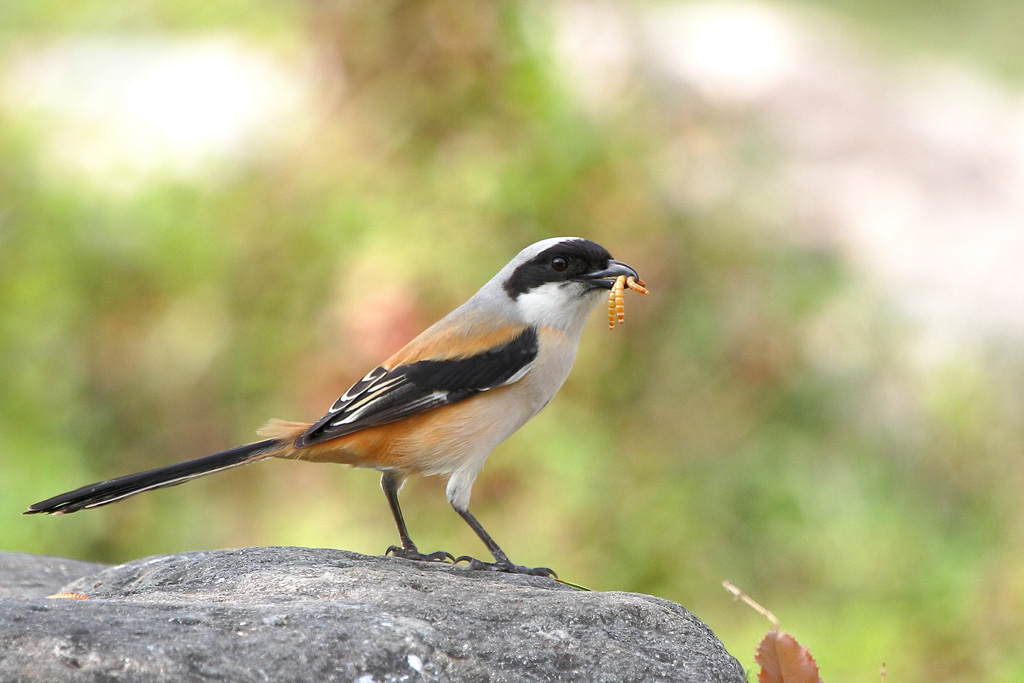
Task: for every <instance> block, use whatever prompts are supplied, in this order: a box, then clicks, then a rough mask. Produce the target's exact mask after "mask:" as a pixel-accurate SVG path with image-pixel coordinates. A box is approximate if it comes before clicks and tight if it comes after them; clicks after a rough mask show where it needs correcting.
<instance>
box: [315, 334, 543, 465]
mask: <svg viewBox="0 0 1024 683" xmlns="http://www.w3.org/2000/svg"><path fill="white" fill-rule="evenodd" d="M536 358H537V331H536V329H534V328H532V327H528V328H526V329H525V330H523V332H522V333H520V334H519V336H517V337H515V338H513V339H512V340H511V341H509V342H507V343H505V344H502V345H501V346H496V347H494V348H492V349H490V350H488V351H484V352H482V353H478V354H476V355H473V356H467V357H465V358H453V359H446V360H421V361H418V362H415V363H407V364H404V365H398V366H396V367H394V368H392V369H391V370H388V369H387V368H384V367H378V368H375V369H374V370H372V371H371V372H370V373H368V374H367V375H366V376H365V377H363V378H362V379H361V380H359V381H358V382H356V383H355V384H354V385H353V386H352V388H351V389H349V390H348V391H346V392H345V394H344V395H343V396H342V397H341V398H339V399H338V400H337V401H335V402H334V405H333V406H331V409H330V410H329V411H328V412H327V414H326V415H324V416H323V417H322V418H320V419H319V420H318V421H317V422H316V423H315V424H313V425H312V426H311V427H310V428H309V429H307V430H306V431H305V433H303V434H302V436H300V437H298V438H297V439H296V440H295V447H296V448H302V447H303V446H309V445H312V444H315V443H319V442H321V441H327V440H328V439H333V438H335V437H339V436H344V435H345V434H351V433H352V432H357V431H359V430H360V429H365V428H367V427H375V426H377V425H382V424H387V423H388V422H394V421H395V420H401V419H402V418H404V417H409V416H410V415H415V414H416V413H422V412H423V411H426V410H430V409H432V408H439V407H440V406H443V405H448V404H449V403H455V402H457V401H462V400H463V399H466V398H469V397H470V396H475V395H476V394H479V393H481V392H484V391H487V390H488V389H495V388H497V387H500V386H504V385H506V384H511V383H512V382H515V381H517V380H518V379H519V378H521V377H522V376H523V375H524V374H526V372H527V371H528V370H529V369H530V367H531V366H532V365H533V362H534V361H535V360H536Z"/></svg>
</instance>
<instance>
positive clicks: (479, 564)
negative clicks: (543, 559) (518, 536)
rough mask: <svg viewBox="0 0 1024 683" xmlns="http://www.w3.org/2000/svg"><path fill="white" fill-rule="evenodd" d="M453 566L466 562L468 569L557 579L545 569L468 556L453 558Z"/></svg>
mask: <svg viewBox="0 0 1024 683" xmlns="http://www.w3.org/2000/svg"><path fill="white" fill-rule="evenodd" d="M454 561H455V564H458V563H459V562H466V563H468V564H469V568H470V569H482V570H485V571H491V572H506V573H508V574H528V575H530V576H547V577H549V578H552V579H557V578H558V575H557V574H555V572H553V571H551V570H550V569H548V568H547V567H524V566H523V565H521V564H512V563H511V562H509V561H508V560H507V559H505V560H498V561H497V562H484V561H482V560H478V559H476V558H475V557H470V556H469V555H462V556H461V557H456V558H455V560H454Z"/></svg>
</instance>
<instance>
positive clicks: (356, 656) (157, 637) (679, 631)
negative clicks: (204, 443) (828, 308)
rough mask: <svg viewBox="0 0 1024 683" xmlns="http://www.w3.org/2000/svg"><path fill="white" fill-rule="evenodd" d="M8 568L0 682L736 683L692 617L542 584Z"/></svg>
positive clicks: (353, 574)
mask: <svg viewBox="0 0 1024 683" xmlns="http://www.w3.org/2000/svg"><path fill="white" fill-rule="evenodd" d="M0 558H2V560H0V571H2V573H0V680H3V681H48V682H49V681H54V682H59V681H109V680H120V681H157V680H160V681H164V680H174V681H195V680H223V681H233V682H234V681H362V682H365V683H369V682H370V681H420V680H456V681H524V680H526V681H528V680H539V681H555V680H586V681H656V680H664V681H669V680H671V681H701V682H705V681H735V682H737V683H741V682H742V681H744V673H743V669H742V667H741V666H740V665H739V663H738V662H737V661H736V660H735V659H734V658H733V657H732V656H731V655H729V653H727V652H726V651H725V648H724V647H723V646H722V644H721V643H720V642H719V641H718V639H717V638H715V636H714V634H712V633H711V631H710V630H709V629H708V627H707V626H705V625H704V623H702V622H701V621H700V620H699V619H697V618H696V617H695V616H694V615H693V614H691V613H690V612H688V611H687V610H686V609H684V608H683V607H681V606H679V605H677V604H675V603H672V602H668V601H666V600H661V599H658V598H653V597H650V596H646V595H637V594H632V593H615V592H611V593H598V592H586V591H579V590H575V589H573V588H569V587H567V586H564V585H562V584H559V583H557V582H556V581H553V580H551V579H547V578H542V577H535V576H515V575H508V574H497V573H493V572H485V571H473V570H469V569H466V568H464V567H453V566H450V565H441V564H424V563H417V562H410V561H406V560H400V559H395V558H382V557H366V556H363V555H358V554H355V553H350V552H345V551H341V550H318V549H307V548H247V549H244V550H220V551H212V552H194V553H186V554H183V555H169V556H164V557H151V558H146V559H142V560H137V561H135V562H129V563H128V564H124V565H120V566H116V567H109V568H102V567H103V566H102V565H99V566H97V565H92V564H89V563H79V562H75V561H73V560H63V559H59V558H45V557H34V556H29V555H13V554H10V555H0ZM75 573H79V574H80V575H81V576H80V578H77V579H75V580H73V581H71V582H70V583H68V584H67V585H65V586H63V587H60V590H64V591H74V592H78V593H82V594H85V595H88V596H89V599H88V600H80V599H79V600H75V599H47V598H46V596H47V595H50V594H52V593H55V592H57V591H58V588H57V587H55V586H56V582H55V581H54V580H53V579H56V578H58V577H59V578H60V579H61V580H63V579H64V578H70V577H73V576H74V574H75ZM40 575H43V576H45V577H47V578H46V580H42V579H39V578H38V576H40Z"/></svg>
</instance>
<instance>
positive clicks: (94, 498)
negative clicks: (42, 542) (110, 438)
mask: <svg viewBox="0 0 1024 683" xmlns="http://www.w3.org/2000/svg"><path fill="white" fill-rule="evenodd" d="M281 450H282V444H281V442H280V441H278V440H277V439H266V440H264V441H257V442H256V443H250V444H246V445H244V446H237V447H236V448H229V449H228V450H226V451H221V452H220V453H214V454H213V455H207V456H204V457H202V458H196V459H195V460H188V461H186V462H181V463H178V464H176V465H168V466H167V467H158V468H156V469H154V470H147V471H145V472H138V473H136V474H129V475H127V476H124V477H118V478H117V479H109V480H107V481H101V482H99V483H97V484H90V485H89V486H83V487H82V488H80V489H75V490H74V491H68V492H67V493H62V494H60V495H59V496H54V497H53V498H48V499H47V500H44V501H41V502H39V503H36V504H34V505H30V506H29V508H28V510H27V511H26V512H25V514H26V515H31V514H36V513H47V514H55V515H63V514H68V513H71V512H77V511H79V510H85V509H87V508H94V507H99V506H101V505H107V504H109V503H114V502H116V501H119V500H121V499H122V498H127V497H128V496H134V495H135V494H136V493H142V492H143V491H150V490H152V489H160V488H164V487H166V486H176V485H177V484H182V483H184V482H186V481H188V480H189V479H195V478H196V477H202V476H205V475H207V474H213V473H214V472H220V471H221V470H226V469H229V468H231V467H238V466H239V465H245V464H248V463H250V462H255V461H256V460H262V459H264V458H269V457H271V456H273V455H274V454H276V453H277V452H279V451H281Z"/></svg>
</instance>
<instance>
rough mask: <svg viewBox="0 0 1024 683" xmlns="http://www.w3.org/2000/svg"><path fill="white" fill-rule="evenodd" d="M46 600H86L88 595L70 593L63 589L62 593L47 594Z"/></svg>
mask: <svg viewBox="0 0 1024 683" xmlns="http://www.w3.org/2000/svg"><path fill="white" fill-rule="evenodd" d="M46 599H47V600H88V599H89V596H88V595H86V594H85V593H72V592H68V591H65V592H63V593H55V594H53V595H47V596H46Z"/></svg>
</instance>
